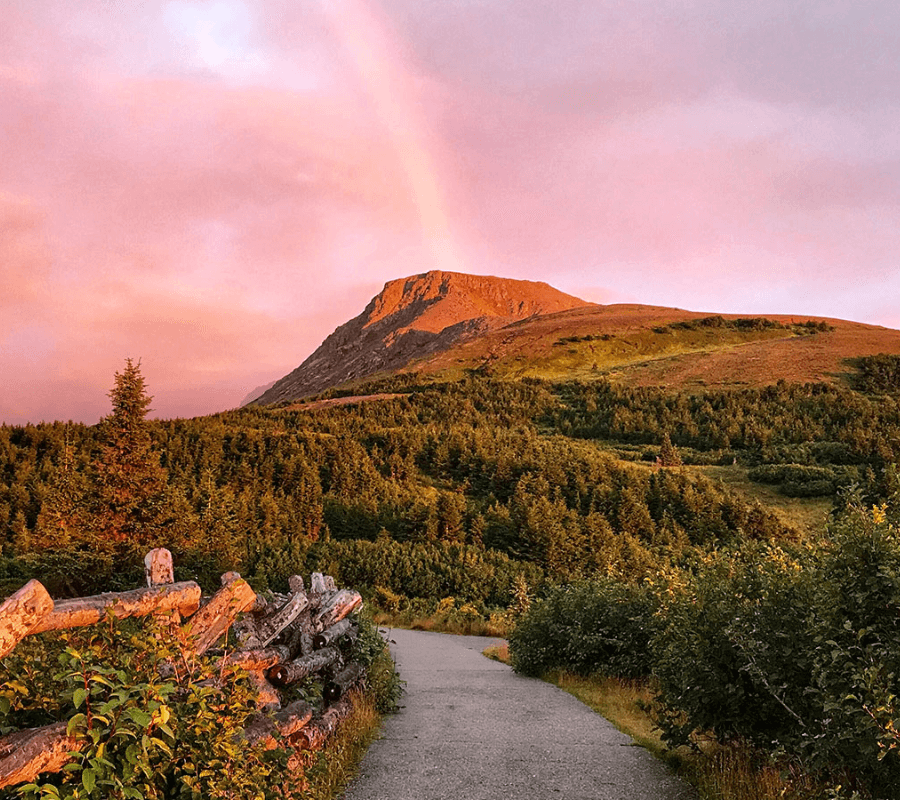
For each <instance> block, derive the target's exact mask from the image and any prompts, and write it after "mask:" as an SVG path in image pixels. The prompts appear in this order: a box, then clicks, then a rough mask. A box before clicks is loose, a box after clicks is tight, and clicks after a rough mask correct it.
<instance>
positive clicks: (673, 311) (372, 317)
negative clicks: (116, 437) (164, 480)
mask: <svg viewBox="0 0 900 800" xmlns="http://www.w3.org/2000/svg"><path fill="white" fill-rule="evenodd" d="M879 353H900V331H895V330H892V329H890V328H883V327H879V326H874V325H867V324H864V323H857V322H848V321H844V320H839V319H833V318H827V317H819V316H806V315H785V314H774V315H772V314H768V315H764V316H754V317H748V316H746V315H738V314H712V313H710V312H697V311H687V310H684V309H679V308H668V307H664V306H649V305H640V304H635V303H627V304H614V305H598V304H595V303H588V302H585V301H584V300H581V299H580V298H577V297H574V296H572V295H568V294H565V293H563V292H560V291H559V290H557V289H554V288H553V287H551V286H549V285H548V284H546V283H543V282H534V281H523V280H513V279H509V278H496V277H490V276H476V275H466V274H464V273H455V272H441V271H432V272H426V273H422V274H419V275H412V276H409V277H406V278H399V279H396V280H392V281H388V282H387V283H386V284H385V286H384V288H383V289H382V291H381V292H379V293H378V294H377V295H376V296H375V297H373V298H372V300H371V301H370V302H369V303H368V304H367V306H366V308H365V309H364V310H363V312H362V313H361V314H359V315H358V316H356V317H354V318H353V319H351V320H349V321H348V322H346V323H344V324H343V325H341V326H339V327H338V328H336V329H335V330H334V331H333V332H332V333H331V334H330V335H329V336H328V337H327V338H326V339H325V340H324V341H323V342H322V344H321V345H320V346H319V347H318V348H317V349H316V351H315V352H314V353H313V354H312V355H310V356H309V358H307V359H306V360H305V361H304V362H303V363H302V364H301V365H300V366H299V367H297V368H296V369H294V370H293V371H292V372H290V373H289V374H288V375H285V376H284V377H283V378H281V379H280V380H278V381H276V382H275V383H274V385H272V386H271V388H269V389H268V390H267V391H265V392H264V393H263V394H261V395H259V396H257V397H256V398H255V399H253V400H252V401H250V402H252V403H253V404H259V405H267V404H272V403H278V402H288V401H294V400H300V399H302V398H305V397H309V396H312V395H316V394H319V393H321V392H323V391H325V390H326V389H330V388H332V387H336V386H341V385H346V384H352V383H353V382H357V381H361V380H363V379H366V378H372V377H376V376H382V375H385V376H386V375H390V374H394V373H397V372H400V371H410V370H411V371H415V372H417V373H422V374H427V375H431V376H433V377H437V378H441V379H447V380H455V379H459V378H461V377H464V376H465V375H467V374H471V373H478V374H489V375H494V376H496V377H500V378H506V379H517V378H531V377H533V378H549V379H556V380H597V379H599V378H603V379H608V380H612V381H616V382H622V383H628V384H630V385H638V386H651V385H652V386H666V387H670V388H683V389H687V390H691V391H693V390H697V391H703V390H705V389H706V388H713V387H734V388H736V387H741V386H763V385H768V384H773V383H776V382H777V381H778V380H781V379H783V380H787V381H789V382H800V383H805V382H816V381H825V382H830V383H840V382H843V381H846V379H847V378H848V376H849V375H850V374H852V372H853V371H854V369H855V367H854V366H853V359H854V358H858V357H860V356H867V355H876V354H879ZM245 404H246V400H245Z"/></svg>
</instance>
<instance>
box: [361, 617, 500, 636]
mask: <svg viewBox="0 0 900 800" xmlns="http://www.w3.org/2000/svg"><path fill="white" fill-rule="evenodd" d="M372 618H373V619H374V620H375V624H376V625H381V626H384V627H387V628H404V629H406V630H411V631H433V632H434V633H453V634H456V635H461V636H498V637H504V636H506V635H507V634H508V633H509V621H508V620H507V619H506V618H505V617H504V615H502V614H491V616H490V617H487V618H485V617H483V616H481V615H478V616H474V615H473V616H461V615H457V614H449V615H447V614H416V613H413V612H410V611H396V612H389V611H376V612H375V613H374V614H373V617H372Z"/></svg>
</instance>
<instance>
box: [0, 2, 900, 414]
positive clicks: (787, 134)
mask: <svg viewBox="0 0 900 800" xmlns="http://www.w3.org/2000/svg"><path fill="white" fill-rule="evenodd" d="M695 5H696V8H695V9H694V10H693V11H692V12H690V13H689V12H688V11H686V10H685V8H684V7H683V4H680V3H676V2H674V0H673V2H662V3H660V4H657V5H655V6H654V7H652V8H651V7H650V6H647V7H645V8H644V10H643V11H642V12H641V13H640V14H638V15H637V16H633V17H627V16H623V15H622V14H617V13H614V12H613V10H612V6H607V4H583V3H574V2H573V3H562V4H558V3H557V4H547V3H541V2H537V0H535V2H530V1H529V2H525V3H519V2H516V3H512V2H511V0H494V1H493V2H489V3H484V4H475V5H472V6H471V7H470V6H468V5H466V4H461V5H459V4H448V5H447V6H446V7H440V6H439V5H435V4H421V3H418V2H416V3H413V2H411V0H383V1H382V2H376V0H344V2H342V3H336V4H334V5H333V7H332V6H329V8H330V9H331V10H330V11H329V12H327V13H326V12H325V11H323V10H322V9H320V8H319V7H318V6H314V5H312V4H309V3H306V2H303V3H300V4H297V3H293V2H291V3H288V2H286V0H267V1H266V2H263V1H262V0H260V1H259V2H250V0H246V1H245V2H241V0H217V1H216V2H213V1H212V0H197V1H196V2H188V0H181V1H179V2H172V3H163V2H151V3H145V4H140V5H139V6H138V5H135V6H134V7H132V6H129V5H127V4H124V5H121V6H110V4H108V3H101V2H100V1H99V0H85V2H80V3H74V4H59V3H53V2H50V0H34V2H30V3H27V4H26V3H19V2H13V3H7V4H4V5H3V6H2V7H0V141H2V147H0V280H2V291H0V370H2V374H3V375H4V376H7V377H6V380H5V381H4V385H3V388H2V389H0V422H3V421H6V422H12V423H19V422H25V421H38V420H41V419H53V418H61V419H68V418H74V419H82V420H86V421H89V422H93V421H95V420H96V419H97V418H99V416H101V415H102V414H103V413H105V411H106V409H107V404H108V401H107V398H106V392H107V391H108V388H109V386H110V385H111V382H112V377H113V374H114V372H115V371H116V370H117V369H120V368H121V366H122V364H123V363H124V359H125V358H126V357H131V358H141V359H142V364H143V367H144V371H145V375H146V377H147V380H148V384H149V386H150V388H151V391H152V393H153V394H154V395H155V398H156V399H155V402H154V407H155V409H156V413H157V414H158V415H160V416H173V415H179V416H185V415H194V414H201V413H208V412H211V411H215V410H219V409H222V408H228V407H232V406H234V405H236V404H237V403H238V402H239V401H240V399H241V398H242V397H243V396H244V395H246V393H247V392H248V391H249V390H250V389H252V388H253V387H255V386H257V385H260V384H263V383H266V382H268V381H270V380H272V379H274V378H277V377H280V376H281V375H283V374H285V373H286V372H288V371H289V370H291V369H292V368H293V367H295V366H296V365H297V364H299V363H300V362H301V361H302V360H303V359H304V358H305V357H306V356H307V355H308V354H309V353H310V352H311V351H312V350H313V349H314V348H315V347H316V346H317V345H318V343H319V342H320V341H321V340H322V339H323V338H324V337H325V336H326V335H327V334H328V333H330V331H331V330H332V329H333V328H334V327H335V326H337V325H338V324H340V323H342V322H344V321H346V320H347V319H348V318H350V317H352V316H355V315H356V314H358V313H359V312H360V311H361V310H362V308H363V307H364V305H365V304H366V302H367V301H368V299H369V298H370V297H371V295H372V294H374V293H375V292H377V291H378V289H379V288H380V286H381V285H382V284H383V283H384V282H385V281H387V280H390V279H393V278H396V277H400V276H403V275H408V274H413V273H417V272H423V271H426V270H428V269H432V268H452V267H454V266H456V267H458V268H460V269H468V270H471V271H473V272H479V273H483V274H497V275H504V276H507V277H518V278H528V279H534V280H545V281H548V282H550V283H551V284H553V285H556V286H558V287H559V288H561V289H563V290H565V291H570V292H573V293H575V294H578V293H579V292H581V293H582V296H584V297H585V299H588V300H594V301H600V302H612V301H623V300H626V301H637V302H647V303H653V304H665V305H673V306H679V307H685V308H704V309H716V310H721V311H736V312H741V311H751V310H752V311H771V312H776V311H781V312H791V311H796V312H797V313H808V314H823V315H829V316H838V317H844V318H852V319H859V320H862V321H869V322H874V323H877V324H884V325H889V326H893V327H898V326H900V317H898V316H897V313H896V310H895V308H894V304H893V303H890V302H886V301H885V298H886V297H888V298H890V297H896V296H898V293H900V274H898V268H897V264H896V253H897V252H900V226H897V224H896V221H897V219H898V218H900V146H898V144H897V142H896V136H895V135H893V134H895V132H896V130H897V129H898V123H900V96H898V95H900V89H898V87H900V80H898V81H896V83H894V81H893V78H894V77H900V76H898V75H897V71H896V70H894V69H893V67H892V66H891V63H894V62H896V61H897V59H896V58H895V55H893V54H895V53H896V52H897V51H898V49H897V48H895V47H894V46H895V44H897V45H900V43H898V42H895V41H894V39H895V38H896V36H894V34H892V33H891V30H892V29H891V28H890V26H889V23H890V21H891V19H890V14H891V13H892V12H891V8H892V7H893V6H892V5H890V4H888V3H886V2H885V3H880V2H879V3H875V4H874V6H873V8H871V9H869V17H868V18H864V17H863V16H862V15H858V14H857V15H854V14H853V13H850V12H848V13H846V14H845V13H843V12H842V14H841V15H839V16H840V23H841V25H843V26H844V28H843V31H842V38H841V41H843V42H845V43H846V48H850V50H852V51H853V52H852V54H853V55H854V57H855V58H856V60H857V61H858V62H859V63H855V62H854V65H853V66H848V65H847V64H846V63H844V61H845V56H847V54H846V53H843V51H842V55H841V57H840V59H837V58H836V59H835V62H834V63H832V62H831V61H829V60H828V48H829V47H830V46H832V45H833V42H834V35H833V31H832V29H831V27H830V26H829V23H828V19H826V18H824V17H822V15H821V14H820V13H818V12H813V11H810V12H809V13H808V14H807V15H805V16H804V15H800V16H799V17H797V16H796V15H795V16H794V17H791V18H788V17H785V16H784V13H783V11H782V10H781V7H780V6H776V5H775V4H774V3H772V4H771V5H767V4H766V3H762V4H758V7H757V8H755V9H754V11H753V13H752V14H751V15H750V16H751V17H752V19H749V18H746V17H741V18H740V19H738V18H737V17H736V16H735V15H733V14H732V13H731V12H730V11H728V9H727V6H726V5H723V4H721V3H718V2H716V1H715V0H706V1H705V2H702V3H699V4H695ZM451 6H452V8H451ZM426 7H427V8H426ZM323 8H324V7H323ZM882 17H883V19H882ZM196 19H201V20H203V21H204V25H205V27H203V26H201V28H202V30H201V29H199V28H198V29H195V28H192V27H191V25H192V24H193V22H192V20H196ZM879 19H881V23H883V24H881V23H879V24H876V23H878V20H879ZM786 25H793V26H795V30H794V36H795V39H796V40H797V41H799V42H800V43H801V44H800V45H797V46H795V51H794V55H793V56H792V55H791V54H790V53H786V52H785V51H783V50H782V49H778V48H779V47H780V46H781V44H783V43H784V36H785V28H784V26H786ZM898 29H900V25H898V26H895V27H894V29H893V30H894V31H896V30H898ZM204 31H205V32H204ZM611 32H615V33H616V35H615V36H612V35H611ZM204 36H205V37H207V38H206V39H204V38H203V37H204ZM209 37H213V38H212V39H210V38H209ZM216 37H218V38H216ZM867 37H868V38H867ZM779 43H780V44H779ZM829 43H831V44H829ZM813 57H815V58H813ZM791 58H793V59H794V60H793V61H791ZM815 59H818V61H816V60H815ZM823 59H824V60H823ZM886 59H887V61H886ZM891 59H892V61H891ZM876 62H877V63H876ZM883 62H884V63H883ZM860 64H861V66H860ZM867 64H870V66H871V69H869V70H868V71H866V70H865V69H864V67H865V66H866V65H867ZM876 67H877V69H876ZM866 76H868V78H867V80H869V83H870V85H866V86H864V87H863V86H862V81H863V78H864V77H866ZM854 81H856V83H854Z"/></svg>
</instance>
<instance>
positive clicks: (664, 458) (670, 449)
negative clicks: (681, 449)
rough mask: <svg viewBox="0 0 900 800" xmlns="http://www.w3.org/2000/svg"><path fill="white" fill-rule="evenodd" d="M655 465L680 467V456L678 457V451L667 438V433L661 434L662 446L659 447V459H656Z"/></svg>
mask: <svg viewBox="0 0 900 800" xmlns="http://www.w3.org/2000/svg"><path fill="white" fill-rule="evenodd" d="M657 463H658V464H659V465H660V466H661V467H680V466H681V456H679V455H678V451H677V450H676V449H675V445H673V444H672V440H671V439H670V438H669V434H668V432H666V433H664V434H663V440H662V444H661V445H660V447H659V458H658V459H657Z"/></svg>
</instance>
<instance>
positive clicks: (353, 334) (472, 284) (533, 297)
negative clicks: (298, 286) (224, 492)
mask: <svg viewBox="0 0 900 800" xmlns="http://www.w3.org/2000/svg"><path fill="white" fill-rule="evenodd" d="M585 305H589V304H588V303H585V301H584V300H580V299H579V298H577V297H572V296H571V295H568V294H564V293H563V292H560V291H558V290H557V289H554V288H553V287H552V286H549V285H548V284H546V283H537V282H534V281H518V280H510V279H507V278H493V277H485V276H480V275H464V274H462V273H458V272H440V271H433V272H426V273H424V274H422V275H413V276H411V277H409V278H401V279H399V280H395V281H389V282H388V283H386V284H385V286H384V289H382V291H381V292H380V293H379V294H378V295H377V296H375V297H374V298H373V299H372V301H371V302H370V303H369V305H368V306H366V309H365V311H363V312H362V314H360V315H359V316H358V317H354V318H353V319H351V320H350V321H349V322H346V323H344V324H343V325H341V326H340V327H339V328H337V329H336V330H335V331H334V333H332V334H331V335H330V336H329V337H328V338H327V339H325V341H324V342H322V344H321V345H320V346H319V348H318V349H317V350H316V351H315V352H314V353H313V354H312V355H311V356H310V357H309V358H307V359H306V361H304V362H303V363H302V364H301V365H300V366H299V367H297V369H295V370H294V371H293V372H291V373H290V374H288V375H286V376H285V377H283V378H282V379H281V380H279V381H277V382H276V383H275V385H274V386H272V387H271V388H270V389H268V390H267V391H266V392H265V393H263V394H262V395H261V396H260V397H258V398H257V399H256V400H255V401H254V402H256V403H258V404H262V405H264V404H268V403H277V402H281V401H284V400H296V399H299V398H302V397H307V396H309V395H313V394H316V393H318V392H321V391H323V390H325V389H327V388H329V387H331V386H336V385H338V384H341V383H344V382H346V381H350V380H356V379H359V378H365V377H367V376H370V375H375V374H376V373H381V372H394V371H396V370H399V369H402V368H403V367H405V366H406V365H408V364H410V363H411V362H413V361H415V360H417V359H419V358H423V357H425V356H429V355H432V354H434V353H438V352H441V351H443V350H447V349H449V348H450V347H452V346H454V345H455V344H457V343H459V342H461V341H463V340H465V339H466V338H471V337H474V336H478V335H481V334H484V333H486V332H488V331H490V330H494V329H496V328H501V327H503V326H504V325H508V324H510V323H512V322H517V321H519V320H523V319H528V318H530V317H535V316H540V315H543V314H552V313H554V312H557V311H565V310H567V309H571V308H578V307H580V306H585Z"/></svg>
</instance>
